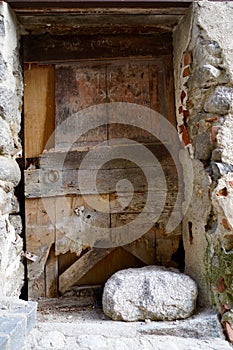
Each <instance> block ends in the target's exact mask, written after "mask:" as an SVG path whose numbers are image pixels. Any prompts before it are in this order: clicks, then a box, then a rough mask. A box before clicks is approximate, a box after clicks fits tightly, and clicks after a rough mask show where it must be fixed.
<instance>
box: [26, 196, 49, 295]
mask: <svg viewBox="0 0 233 350" xmlns="http://www.w3.org/2000/svg"><path fill="white" fill-rule="evenodd" d="M43 201H46V204H47V205H48V206H54V198H44V199H43V200H42V199H26V201H25V213H26V215H25V217H26V249H27V251H28V252H30V253H32V254H34V255H36V256H37V260H36V261H35V262H33V261H30V260H28V263H27V272H28V280H29V282H30V283H29V290H28V295H29V297H33V298H34V297H35V295H36V294H35V291H34V290H33V289H34V287H33V286H34V285H37V288H38V296H40V295H41V296H45V293H46V291H45V282H42V280H44V278H45V275H44V271H45V264H46V261H47V258H48V256H49V251H50V248H51V246H52V244H53V243H54V242H55V229H54V225H53V220H54V218H49V216H48V215H47V213H46V211H45V209H44V205H43ZM33 281H34V282H33ZM36 281H38V282H36ZM30 286H31V287H30Z"/></svg>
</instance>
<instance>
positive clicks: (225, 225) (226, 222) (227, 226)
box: [222, 219, 231, 230]
mask: <svg viewBox="0 0 233 350" xmlns="http://www.w3.org/2000/svg"><path fill="white" fill-rule="evenodd" d="M222 225H223V227H224V228H225V229H226V230H230V229H231V227H230V225H229V223H228V221H227V219H222Z"/></svg>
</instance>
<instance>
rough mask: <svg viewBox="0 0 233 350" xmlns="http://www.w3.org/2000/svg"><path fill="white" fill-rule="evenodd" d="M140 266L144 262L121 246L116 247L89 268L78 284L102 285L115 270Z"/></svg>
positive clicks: (143, 264)
mask: <svg viewBox="0 0 233 350" xmlns="http://www.w3.org/2000/svg"><path fill="white" fill-rule="evenodd" d="M142 266H145V263H143V262H142V261H141V260H140V259H138V258H137V257H136V256H135V255H132V254H131V253H129V252H127V251H126V250H125V249H123V248H122V247H118V248H116V249H114V250H113V251H112V252H111V253H110V254H108V255H107V256H106V257H105V258H103V259H102V260H101V261H99V262H98V263H97V264H96V265H95V266H94V267H93V268H92V269H90V270H89V271H88V272H87V273H86V275H85V276H83V277H82V278H81V279H80V280H79V281H78V285H79V286H82V285H88V284H90V285H91V284H92V285H93V284H100V285H104V284H105V283H106V281H107V280H108V278H110V277H111V276H112V275H113V274H114V273H115V272H117V271H119V270H123V269H127V268H130V267H134V268H135V267H142Z"/></svg>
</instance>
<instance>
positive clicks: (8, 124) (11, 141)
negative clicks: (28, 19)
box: [0, 2, 24, 296]
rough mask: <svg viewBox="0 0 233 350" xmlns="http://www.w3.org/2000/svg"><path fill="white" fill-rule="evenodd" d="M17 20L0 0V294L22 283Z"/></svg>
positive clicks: (13, 290) (15, 293) (13, 293)
mask: <svg viewBox="0 0 233 350" xmlns="http://www.w3.org/2000/svg"><path fill="white" fill-rule="evenodd" d="M18 39H19V38H18V34H17V22H16V19H15V16H14V14H13V13H12V12H11V10H10V8H9V6H8V5H7V4H6V3H5V2H0V247H1V249H0V295H2V296H3V295H7V296H18V295H19V294H20V289H21V287H22V284H23V278H24V268H23V264H22V262H21V256H22V249H23V241H22V238H21V237H20V235H21V230H22V225H21V217H20V216H19V215H18V214H19V203H18V200H17V198H16V197H15V194H14V191H15V187H16V186H17V185H18V184H19V181H20V178H21V173H20V169H19V166H18V164H17V161H16V158H17V157H20V156H21V154H22V152H21V143H20V140H19V131H20V127H21V126H20V123H21V108H22V92H23V82H22V74H21V66H20V63H19V53H18V52H19V40H18Z"/></svg>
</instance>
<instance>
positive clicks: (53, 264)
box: [45, 244, 58, 298]
mask: <svg viewBox="0 0 233 350" xmlns="http://www.w3.org/2000/svg"><path fill="white" fill-rule="evenodd" d="M45 295H46V298H57V297H58V257H57V256H56V255H55V249H54V244H53V245H52V247H51V249H50V252H49V256H48V259H47V261H46V265H45Z"/></svg>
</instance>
